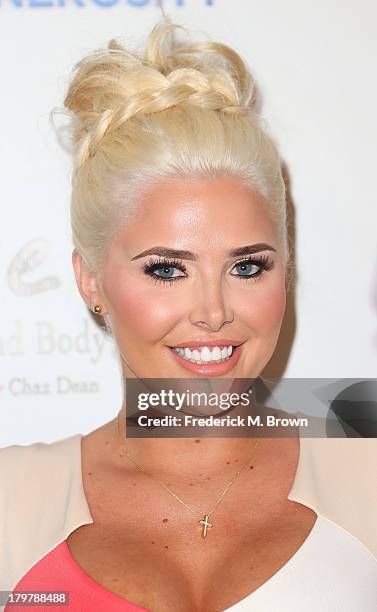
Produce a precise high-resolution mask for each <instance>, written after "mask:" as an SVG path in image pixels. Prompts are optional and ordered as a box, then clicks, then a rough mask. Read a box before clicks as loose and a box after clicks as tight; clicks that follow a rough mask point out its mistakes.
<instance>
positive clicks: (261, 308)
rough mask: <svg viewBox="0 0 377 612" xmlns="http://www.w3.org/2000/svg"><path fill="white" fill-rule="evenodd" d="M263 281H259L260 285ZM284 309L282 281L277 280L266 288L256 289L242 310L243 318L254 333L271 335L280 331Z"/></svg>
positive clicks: (284, 297)
mask: <svg viewBox="0 0 377 612" xmlns="http://www.w3.org/2000/svg"><path fill="white" fill-rule="evenodd" d="M262 282H263V281H261V283H262ZM285 307H286V290H285V282H284V279H283V280H281V279H277V280H276V281H274V282H273V283H269V284H268V286H267V285H265V286H263V287H262V286H260V287H256V288H255V291H254V292H252V297H251V298H250V300H248V305H247V308H244V313H243V318H244V320H245V321H246V323H247V324H248V325H249V326H250V327H251V328H253V329H254V330H255V331H259V332H260V333H269V332H270V331H272V332H273V333H274V332H275V331H276V330H277V328H279V329H280V325H281V323H282V320H283V317H284V312H285Z"/></svg>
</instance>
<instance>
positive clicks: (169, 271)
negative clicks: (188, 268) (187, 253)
mask: <svg viewBox="0 0 377 612" xmlns="http://www.w3.org/2000/svg"><path fill="white" fill-rule="evenodd" d="M157 272H158V274H157ZM174 272H177V268H174V266H161V267H160V268H156V269H155V270H154V274H156V276H160V277H161V278H176V277H177V276H183V274H174Z"/></svg>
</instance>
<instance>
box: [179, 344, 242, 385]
mask: <svg viewBox="0 0 377 612" xmlns="http://www.w3.org/2000/svg"><path fill="white" fill-rule="evenodd" d="M188 344H189V346H185V343H183V342H182V343H181V345H180V346H170V347H168V348H169V350H170V352H171V354H172V355H173V357H174V358H175V360H176V361H177V362H178V364H179V365H180V366H181V367H182V368H184V369H185V370H188V371H189V372H191V373H192V374H196V375H199V376H225V375H226V374H227V373H228V372H230V371H231V370H232V369H233V368H234V367H235V365H236V364H237V362H238V360H239V358H240V355H241V350H242V345H243V342H239V341H238V340H230V339H227V340H225V339H222V340H220V339H219V343H218V344H215V342H214V341H213V340H212V341H210V342H207V343H205V341H204V339H203V341H202V342H199V341H194V342H189V343H188Z"/></svg>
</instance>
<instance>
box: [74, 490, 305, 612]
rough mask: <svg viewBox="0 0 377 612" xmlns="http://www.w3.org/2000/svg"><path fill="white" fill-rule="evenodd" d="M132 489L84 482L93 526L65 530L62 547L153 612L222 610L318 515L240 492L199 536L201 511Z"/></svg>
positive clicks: (269, 571)
mask: <svg viewBox="0 0 377 612" xmlns="http://www.w3.org/2000/svg"><path fill="white" fill-rule="evenodd" d="M132 488H133V483H131V482H130V483H129V489H128V491H129V493H130V491H131V489H132ZM133 491H134V495H133V497H132V503H130V501H129V500H130V494H129V495H128V496H126V497H127V499H128V501H127V502H125V499H123V497H122V496H121V495H119V490H117V488H116V487H115V488H114V486H110V487H108V488H107V494H106V496H104V495H103V494H102V493H101V489H98V487H96V486H95V485H93V484H90V483H87V490H86V493H87V495H88V499H89V504H90V507H91V512H92V515H93V518H94V523H93V524H91V525H84V526H82V527H80V528H79V529H77V530H76V531H74V532H73V533H72V534H70V536H69V538H68V546H69V549H70V552H71V554H72V556H73V557H74V559H75V560H76V562H77V563H78V564H79V565H80V566H81V568H82V569H83V570H84V571H85V572H86V573H87V574H88V575H89V576H90V577H91V578H92V579H93V580H95V581H96V582H98V583H99V584H101V585H102V586H104V587H105V588H107V589H109V590H110V591H112V592H113V593H116V594H117V595H119V596H120V597H123V598H124V599H127V600H128V601H131V602H133V603H136V604H137V605H139V606H141V607H144V608H146V609H148V610H152V611H153V612H171V610H173V609H177V610H178V609H179V610H180V612H212V611H213V612H218V611H220V610H226V608H228V607H230V606H231V605H234V604H235V603H236V602H237V601H239V600H241V599H242V598H244V597H246V596H247V595H249V594H251V593H252V592H254V591H255V590H256V589H258V588H259V587H260V586H261V585H262V584H264V583H265V582H266V581H267V580H268V579H269V578H271V576H273V575H274V574H275V573H276V572H277V571H278V570H279V569H280V568H281V567H282V566H283V565H285V563H286V562H287V561H288V560H289V559H290V558H291V557H292V555H293V554H295V552H296V551H297V550H298V549H299V548H300V547H301V545H302V544H303V542H304V540H305V539H306V538H307V536H308V534H309V533H310V531H311V529H312V527H313V525H314V522H315V519H316V514H315V513H314V512H313V511H312V510H310V509H309V508H307V507H306V506H303V505H301V504H298V503H295V502H291V501H289V500H287V499H284V498H283V499H281V498H277V499H273V500H272V499H266V498H265V499H264V500H255V503H254V504H253V503H248V502H247V500H250V499H251V498H252V495H251V491H248V490H245V489H242V493H241V490H240V491H239V493H238V495H237V494H235V495H233V496H232V498H229V499H228V500H227V501H225V500H224V502H223V503H222V505H220V506H219V507H218V508H217V509H216V511H215V512H214V513H213V515H211V516H210V519H209V520H210V521H211V523H212V527H211V528H208V532H207V536H206V538H205V539H204V538H203V537H202V526H201V525H200V524H199V523H198V521H199V520H200V516H199V515H197V516H195V515H194V514H192V513H190V512H189V511H187V510H185V508H184V507H181V506H180V505H179V504H177V502H176V501H175V500H174V499H170V498H169V496H161V495H155V496H154V495H153V489H150V488H149V489H148V490H143V489H142V488H141V487H139V490H138V491H137V487H135V488H134V489H133ZM199 502H200V500H199V499H198V500H197V503H196V504H193V505H194V507H200V503H199Z"/></svg>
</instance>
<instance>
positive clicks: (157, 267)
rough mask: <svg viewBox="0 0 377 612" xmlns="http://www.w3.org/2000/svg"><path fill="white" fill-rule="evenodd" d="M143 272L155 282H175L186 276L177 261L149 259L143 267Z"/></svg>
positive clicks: (183, 267)
mask: <svg viewBox="0 0 377 612" xmlns="http://www.w3.org/2000/svg"><path fill="white" fill-rule="evenodd" d="M144 272H145V274H148V276H150V277H151V278H152V279H153V280H154V281H156V282H162V283H164V282H170V284H171V283H172V282H175V281H176V280H179V279H180V278H183V277H185V276H186V274H185V273H186V267H185V266H184V265H183V263H182V262H180V261H177V260H171V261H169V260H165V259H157V260H156V259H150V260H149V261H147V263H146V264H145V265H144Z"/></svg>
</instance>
